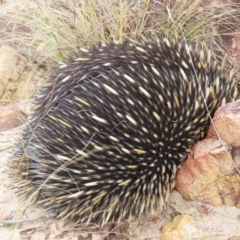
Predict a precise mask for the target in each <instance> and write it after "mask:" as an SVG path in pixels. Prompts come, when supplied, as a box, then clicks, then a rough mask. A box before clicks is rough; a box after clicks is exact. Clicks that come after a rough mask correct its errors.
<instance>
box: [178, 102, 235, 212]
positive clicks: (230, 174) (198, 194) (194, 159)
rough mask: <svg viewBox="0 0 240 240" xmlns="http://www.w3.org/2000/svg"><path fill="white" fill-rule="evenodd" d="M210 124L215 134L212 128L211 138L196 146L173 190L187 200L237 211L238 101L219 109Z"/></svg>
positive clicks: (209, 133)
mask: <svg viewBox="0 0 240 240" xmlns="http://www.w3.org/2000/svg"><path fill="white" fill-rule="evenodd" d="M213 124H214V125H215V129H217V133H216V131H215V130H214V128H213V126H211V127H210V129H209V132H208V136H212V138H208V139H204V140H202V141H200V142H198V143H196V144H195V146H194V147H193V149H192V151H191V153H190V155H189V157H188V159H187V160H186V162H185V163H184V165H183V167H182V168H181V169H180V171H179V173H178V176H177V181H176V189H177V190H178V191H179V192H180V193H181V194H182V196H183V197H184V198H186V199H188V200H197V201H201V202H204V203H208V204H212V205H215V206H220V205H230V206H237V207H239V206H240V174H239V173H240V100H238V101H236V102H234V103H230V104H226V105H225V106H223V107H221V108H220V109H219V110H218V111H217V112H216V115H215V117H214V119H213ZM217 136H220V138H221V140H220V139H217ZM225 142H226V143H225Z"/></svg>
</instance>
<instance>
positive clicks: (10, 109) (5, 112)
mask: <svg viewBox="0 0 240 240" xmlns="http://www.w3.org/2000/svg"><path fill="white" fill-rule="evenodd" d="M26 119H27V114H26V113H24V112H23V111H22V110H21V109H20V108H19V107H18V106H17V105H14V106H6V107H1V108H0V131H4V130H9V129H12V128H14V127H18V126H19V125H21V124H22V123H23V122H25V121H26Z"/></svg>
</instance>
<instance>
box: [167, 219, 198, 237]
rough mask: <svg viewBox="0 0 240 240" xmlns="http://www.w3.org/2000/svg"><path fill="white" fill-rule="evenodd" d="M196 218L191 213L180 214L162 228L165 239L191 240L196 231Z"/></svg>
mask: <svg viewBox="0 0 240 240" xmlns="http://www.w3.org/2000/svg"><path fill="white" fill-rule="evenodd" d="M196 227H197V225H196V219H195V218H194V217H191V216H189V215H178V216H176V217H175V218H174V219H173V221H172V222H170V223H168V224H167V225H166V226H164V227H163V229H162V237H163V239H164V240H172V239H176V240H188V239H189V240H190V239H193V236H194V234H193V233H194V232H196Z"/></svg>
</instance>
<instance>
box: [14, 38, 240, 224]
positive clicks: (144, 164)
mask: <svg viewBox="0 0 240 240" xmlns="http://www.w3.org/2000/svg"><path fill="white" fill-rule="evenodd" d="M224 65H225V64H224V61H223V63H219V62H218V61H217V60H216V58H215V57H214V56H213V55H212V53H211V51H210V50H208V49H206V48H205V47H204V46H203V45H198V44H192V43H188V42H185V41H184V40H180V39H174V38H173V39H167V38H163V39H162V40H156V41H139V42H133V41H130V40H127V41H124V42H122V43H116V42H112V43H110V44H107V45H98V46H95V47H93V48H91V49H89V50H86V49H81V52H80V53H79V54H77V55H76V56H75V57H73V58H71V59H70V60H68V61H67V62H66V63H63V64H61V65H60V66H59V67H58V69H56V71H55V73H54V74H53V75H52V77H51V78H50V80H49V81H48V82H47V83H46V84H45V85H44V86H43V87H42V89H41V90H40V91H39V94H38V95H37V97H36V101H35V107H34V113H33V114H32V116H31V119H30V123H29V124H28V126H27V127H26V129H25V130H24V132H23V135H22V138H21V143H20V144H19V145H18V148H17V150H16V152H15V153H14V157H13V160H12V171H14V177H15V186H17V187H18V188H19V192H20V194H23V195H25V196H26V197H27V196H29V195H30V194H35V195H34V196H35V201H36V203H37V204H38V205H40V206H42V207H44V208H45V209H47V210H49V211H52V212H54V213H57V217H58V218H63V219H68V220H74V221H76V222H79V223H90V222H91V223H98V224H104V223H106V222H107V221H109V220H111V221H116V220H121V219H123V218H127V217H131V216H132V215H134V216H137V217H140V216H141V215H142V214H143V213H144V212H145V211H147V210H155V209H163V207H164V206H165V203H166V202H167V201H168V198H169V194H170V193H171V190H172V189H173V187H174V183H175V178H176V174H177V171H178V169H179V168H180V167H181V165H182V163H183V162H184V160H185V159H186V157H187V154H188V152H189V149H190V148H191V147H192V146H193V144H194V143H195V142H196V141H198V140H199V139H201V138H202V137H203V136H204V135H205V133H206V131H207V129H208V126H209V122H210V116H213V114H214V112H215V111H216V109H217V108H218V107H219V106H221V105H223V104H225V103H226V102H229V101H232V100H234V99H235V98H236V96H237V87H236V79H235V78H236V77H235V74H234V71H233V70H232V69H229V68H228V67H225V66H224Z"/></svg>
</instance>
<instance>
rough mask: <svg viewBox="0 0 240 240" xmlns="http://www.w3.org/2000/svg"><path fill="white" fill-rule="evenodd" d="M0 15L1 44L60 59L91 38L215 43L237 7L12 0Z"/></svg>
mask: <svg viewBox="0 0 240 240" xmlns="http://www.w3.org/2000/svg"><path fill="white" fill-rule="evenodd" d="M130 2H131V3H130ZM0 15H1V18H0V26H1V25H2V26H1V28H2V30H3V31H2V34H1V35H2V36H1V39H0V45H1V44H3V43H11V44H17V45H18V47H19V48H22V49H24V50H25V54H26V50H27V54H28V57H29V58H30V59H31V60H33V61H39V60H40V61H41V60H42V59H45V58H50V59H54V60H61V59H65V58H67V56H68V55H69V54H71V53H72V52H73V51H76V50H77V47H86V46H91V45H92V44H94V43H96V42H105V43H106V42H109V41H110V40H112V39H114V40H123V39H125V38H132V39H138V38H139V37H155V36H157V37H161V36H163V35H169V34H178V35H180V36H185V37H186V38H188V39H191V40H203V39H207V40H210V42H212V43H214V44H215V45H216V46H217V47H218V48H219V44H218V42H216V38H214V37H216V36H221V35H229V34H231V35H232V34H234V30H235V29H236V28H238V25H239V22H240V21H239V16H240V10H239V9H237V8H233V7H232V6H230V5H228V4H218V5H214V6H210V5H207V6H206V5H204V4H203V3H202V1H201V0H196V1H187V0H183V1H182V0H176V1H166V0H165V1H157V0H155V1H150V0H145V1H137V0H135V1H127V0H113V1H108V0H88V1H87V0H81V1H80V0H69V1H67V0H55V1H47V0H34V1H29V0H25V1H24V0H18V1H13V0H12V1H8V2H7V3H6V4H4V5H2V7H1V8H0ZM236 23H238V24H236Z"/></svg>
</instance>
